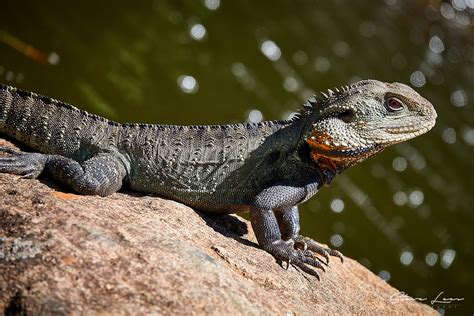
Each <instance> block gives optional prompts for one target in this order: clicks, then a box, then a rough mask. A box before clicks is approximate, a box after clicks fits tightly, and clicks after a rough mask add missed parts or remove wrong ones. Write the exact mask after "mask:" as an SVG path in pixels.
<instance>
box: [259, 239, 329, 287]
mask: <svg viewBox="0 0 474 316" xmlns="http://www.w3.org/2000/svg"><path fill="white" fill-rule="evenodd" d="M263 249H264V250H266V251H267V252H269V253H270V254H272V255H273V256H274V257H275V258H276V259H277V260H279V261H281V262H286V263H287V267H289V266H290V265H292V266H294V267H298V268H300V269H301V270H303V271H304V272H306V273H308V274H311V275H313V276H315V277H316V278H317V279H318V280H319V279H320V278H319V275H318V273H317V272H316V270H314V269H312V268H310V267H309V266H312V267H315V268H318V269H321V270H323V271H326V270H325V269H324V267H323V265H322V264H321V262H320V261H319V260H318V259H317V258H316V257H315V256H314V253H313V252H312V251H310V250H302V249H297V248H295V244H294V242H293V240H289V241H283V240H279V241H277V242H275V243H272V244H270V245H265V246H263ZM308 265H309V266H308Z"/></svg>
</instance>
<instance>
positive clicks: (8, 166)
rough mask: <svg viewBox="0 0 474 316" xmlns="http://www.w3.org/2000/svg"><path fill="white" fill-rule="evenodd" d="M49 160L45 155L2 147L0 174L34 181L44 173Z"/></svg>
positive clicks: (0, 150)
mask: <svg viewBox="0 0 474 316" xmlns="http://www.w3.org/2000/svg"><path fill="white" fill-rule="evenodd" d="M5 154H6V155H5ZM47 160H48V158H47V156H46V155H43V154H39V153H27V152H22V151H17V150H14V149H12V148H9V147H2V146H0V172H3V173H11V174H16V175H20V176H23V177H24V178H30V179H33V178H36V177H38V176H39V175H40V173H41V172H42V171H43V169H44V166H45V164H46V161H47Z"/></svg>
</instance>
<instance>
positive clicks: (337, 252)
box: [329, 249, 344, 263]
mask: <svg viewBox="0 0 474 316" xmlns="http://www.w3.org/2000/svg"><path fill="white" fill-rule="evenodd" d="M329 254H330V255H331V256H334V257H338V258H339V259H340V260H341V263H344V256H343V255H342V253H340V252H339V251H337V250H333V249H331V251H330V252H329Z"/></svg>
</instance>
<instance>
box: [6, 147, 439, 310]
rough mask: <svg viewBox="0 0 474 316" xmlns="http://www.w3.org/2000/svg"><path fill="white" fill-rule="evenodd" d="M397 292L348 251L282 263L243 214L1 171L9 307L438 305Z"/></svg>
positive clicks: (334, 307) (415, 307)
mask: <svg viewBox="0 0 474 316" xmlns="http://www.w3.org/2000/svg"><path fill="white" fill-rule="evenodd" d="M0 145H1V143H0ZM397 293H398V291H397V290H396V289H395V288H393V287H392V286H390V285H388V284H387V283H386V282H384V281H383V280H382V279H380V278H379V277H378V276H376V275H374V274H373V273H372V272H370V271H369V270H367V269H366V268H364V267H363V266H361V265H360V264H359V263H357V262H356V261H354V260H352V259H350V258H346V260H345V262H344V264H341V262H340V261H339V260H338V259H336V258H332V260H331V263H330V266H329V267H328V268H327V271H326V272H321V281H318V280H316V279H315V278H314V277H311V276H308V275H305V274H304V273H302V272H300V271H297V270H295V269H294V268H292V267H290V268H289V269H288V270H285V269H283V268H282V267H281V266H279V265H278V264H277V263H276V262H275V260H274V259H273V257H272V256H271V255H269V254H268V253H266V252H264V251H263V250H261V249H259V248H258V246H257V244H256V240H255V236H254V235H253V233H252V230H251V228H250V225H249V222H248V221H247V220H245V219H243V218H241V217H238V216H236V215H223V216H211V215H205V214H201V213H199V212H196V211H194V210H192V209H190V208H189V207H186V206H184V205H182V204H179V203H177V202H174V201H169V200H164V199H161V198H157V197H151V196H143V195H137V194H135V193H117V194H114V195H112V196H110V197H107V198H101V197H95V196H81V195H76V194H73V193H70V192H69V191H67V190H66V189H64V188H60V189H57V188H56V189H55V185H54V184H52V183H50V182H49V180H47V179H41V180H40V181H39V180H29V179H22V178H20V177H18V176H14V175H7V174H0V312H2V313H4V314H26V315H36V314H53V313H54V314H70V313H75V314H79V313H81V314H94V313H97V314H98V313H100V314H145V313H147V314H149V313H156V314H174V313H180V314H262V313H263V314H280V315H284V314H287V313H288V314H306V315H309V314H320V313H325V314H327V313H329V314H331V313H341V314H348V313H364V314H380V313H384V314H388V313H398V314H408V313H410V314H413V313H417V314H433V315H436V314H437V313H436V312H435V310H433V309H431V308H430V307H429V306H427V305H423V304H421V303H418V302H416V301H414V300H412V299H410V298H408V297H404V299H403V300H402V299H400V298H399V297H398V295H397Z"/></svg>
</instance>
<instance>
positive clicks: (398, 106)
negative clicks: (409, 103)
mask: <svg viewBox="0 0 474 316" xmlns="http://www.w3.org/2000/svg"><path fill="white" fill-rule="evenodd" d="M387 105H388V109H389V110H390V111H392V112H393V111H400V110H402V109H403V102H402V101H400V100H399V99H397V98H389V99H388V100H387Z"/></svg>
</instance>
